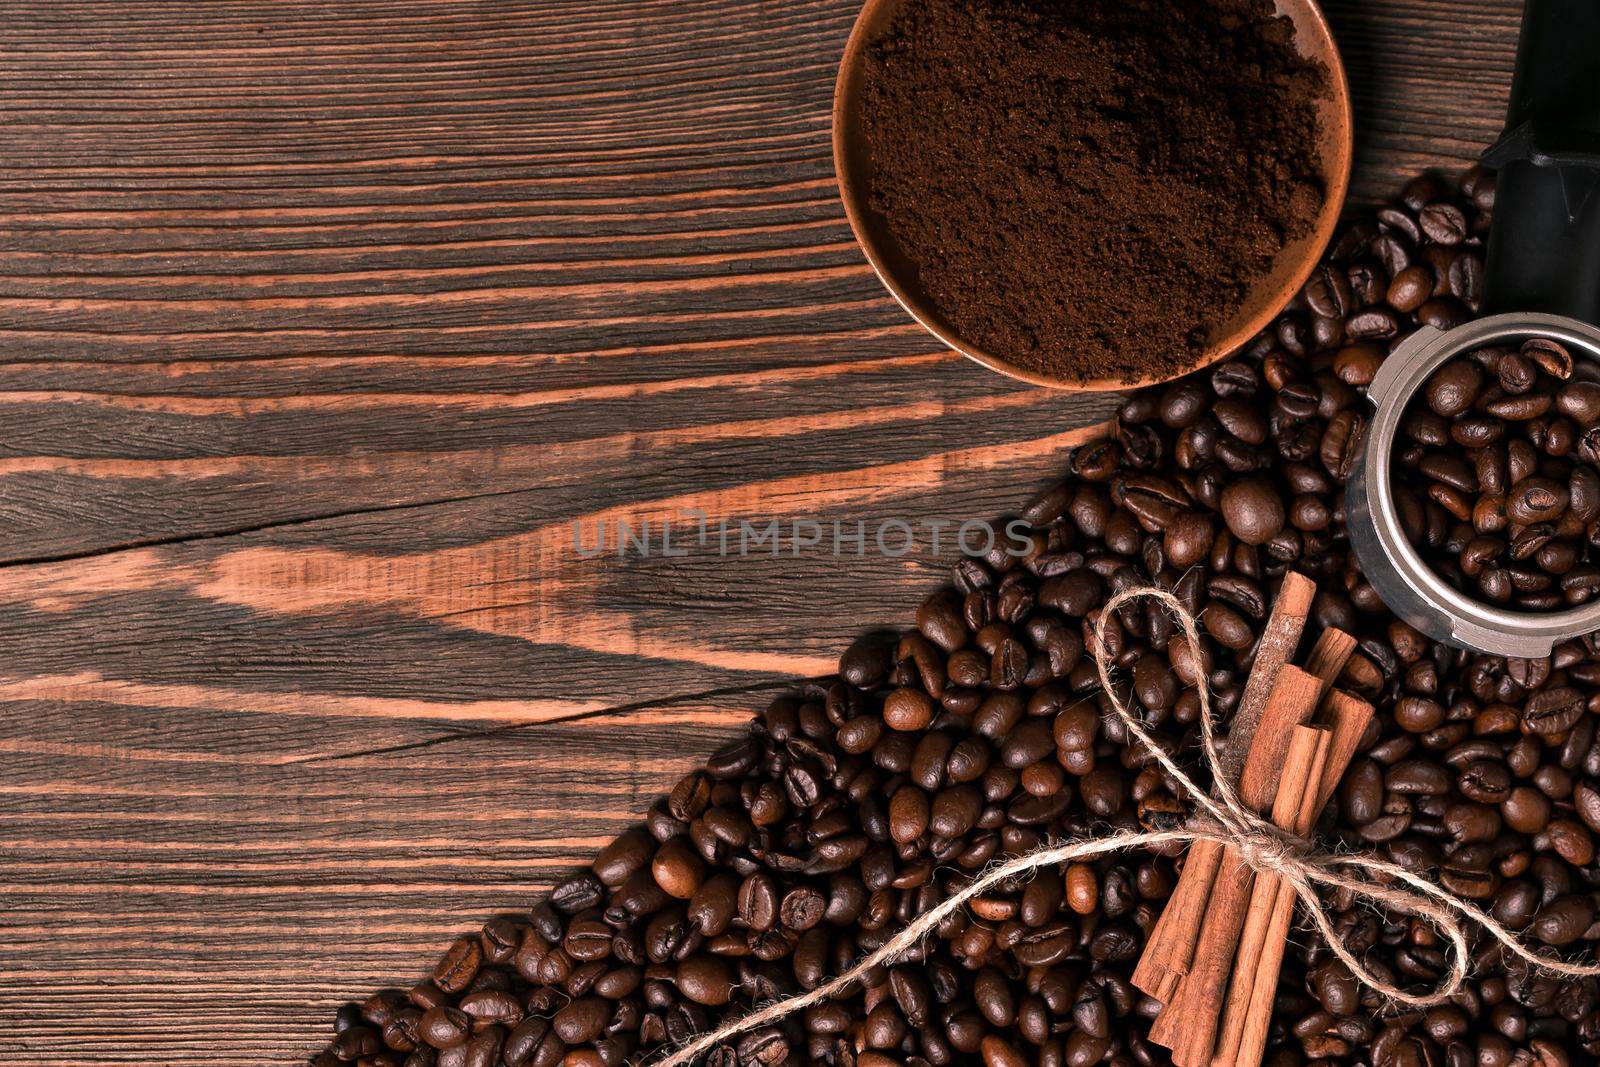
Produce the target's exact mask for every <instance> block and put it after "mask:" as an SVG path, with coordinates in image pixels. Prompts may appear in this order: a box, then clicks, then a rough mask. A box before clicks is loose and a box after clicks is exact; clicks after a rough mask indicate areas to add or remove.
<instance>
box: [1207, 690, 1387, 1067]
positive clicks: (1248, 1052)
mask: <svg viewBox="0 0 1600 1067" xmlns="http://www.w3.org/2000/svg"><path fill="white" fill-rule="evenodd" d="M1372 713H1373V709H1372V705H1371V704H1368V703H1367V702H1366V701H1364V700H1360V699H1357V698H1356V697H1353V696H1351V695H1350V694H1349V693H1344V692H1340V691H1337V690H1336V691H1334V692H1332V693H1330V694H1328V699H1327V700H1326V701H1325V702H1324V704H1323V707H1322V711H1321V713H1320V714H1319V716H1318V719H1319V721H1320V722H1321V723H1323V724H1325V725H1323V727H1322V729H1324V730H1326V732H1327V734H1326V736H1327V745H1326V750H1327V751H1326V757H1325V760H1324V763H1323V767H1322V769H1321V772H1320V774H1319V776H1318V778H1317V779H1315V780H1313V783H1312V784H1313V785H1314V786H1315V788H1314V789H1312V790H1309V791H1308V792H1307V793H1306V794H1305V795H1304V796H1303V798H1302V802H1301V805H1300V808H1299V810H1298V811H1297V812H1296V813H1295V816H1294V821H1293V825H1292V826H1291V825H1288V824H1285V823H1283V822H1280V821H1279V819H1278V814H1279V807H1278V805H1277V803H1276V802H1274V805H1273V812H1272V814H1273V822H1274V823H1276V824H1277V825H1279V826H1285V828H1287V829H1292V830H1293V831H1294V832H1295V833H1297V834H1301V835H1305V834H1309V833H1310V832H1311V829H1312V827H1314V826H1315V825H1316V821H1317V817H1318V816H1319V815H1320V814H1321V813H1322V809H1323V808H1324V807H1325V806H1326V805H1327V803H1328V800H1329V798H1330V797H1332V795H1333V791H1334V790H1335V789H1337V788H1338V786H1339V780H1340V779H1341V778H1343V777H1344V772H1345V770H1346V768H1348V767H1349V765H1350V760H1351V759H1352V758H1353V757H1354V755H1355V751H1356V746H1357V745H1359V744H1360V743H1361V737H1362V735H1363V734H1365V733H1366V730H1367V724H1368V723H1369V722H1370V721H1371V720H1372ZM1279 799H1280V800H1281V799H1283V793H1282V792H1280V793H1279ZM1268 882H1271V883H1272V896H1271V898H1270V904H1268V905H1267V914H1266V918H1265V920H1264V921H1263V920H1261V919H1259V918H1258V916H1257V913H1256V912H1255V911H1254V910H1252V913H1251V919H1250V921H1247V923H1246V932H1245V936H1244V937H1243V938H1241V940H1240V948H1239V954H1238V957H1237V958H1236V960H1235V963H1234V970H1233V981H1232V984H1231V985H1230V986H1229V990H1228V1000H1227V1004H1226V1006H1225V1008H1224V1009H1223V1018H1222V1036H1221V1037H1220V1038H1219V1039H1218V1042H1217V1049H1216V1053H1215V1055H1214V1056H1213V1058H1212V1061H1211V1062H1212V1067H1259V1065H1260V1063H1261V1059H1262V1057H1263V1056H1264V1055H1265V1054H1266V1048H1267V1030H1268V1026H1269V1024H1270V1023H1271V1021H1272V1002H1273V994H1274V993H1275V991H1276V989H1277V986H1278V974H1279V972H1280V971H1281V970H1282V968H1283V955H1284V951H1285V949H1286V947H1287V944H1288V938H1289V926H1290V923H1291V922H1292V921H1293V918H1294V906H1295V893H1294V890H1293V889H1292V888H1290V887H1289V886H1288V885H1286V884H1284V883H1283V882H1282V880H1281V879H1277V878H1275V877H1274V878H1270V879H1269V878H1266V877H1263V878H1261V879H1259V880H1258V881H1257V883H1256V888H1257V889H1258V890H1261V889H1262V886H1263V885H1264V884H1266V883H1268ZM1264 895H1265V891H1264V890H1263V891H1262V893H1260V894H1258V895H1257V897H1253V898H1252V901H1251V906H1252V909H1255V908H1257V907H1258V906H1260V902H1259V899H1258V898H1259V897H1262V896H1264ZM1253 925H1259V927H1260V933H1259V935H1258V936H1259V939H1260V947H1259V949H1256V950H1250V951H1247V948H1246V945H1247V943H1248V942H1249V940H1250V937H1251V929H1252V926H1253Z"/></svg>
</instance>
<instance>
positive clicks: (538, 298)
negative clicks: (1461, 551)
mask: <svg viewBox="0 0 1600 1067" xmlns="http://www.w3.org/2000/svg"><path fill="white" fill-rule="evenodd" d="M1328 6H1329V7H1330V8H1331V9H1332V13H1333V15H1334V17H1335V21H1336V24H1337V28H1338V30H1339V34H1340V38H1341V41H1342V42H1343V46H1344V49H1345V51H1346V55H1347V58H1348V60H1349V63H1350V66H1351V68H1352V74H1353V79H1354V82H1355V86H1356V90H1357V95H1358V102H1359V108H1360V119H1361V134H1360V144H1359V157H1360V160H1361V166H1360V173H1359V175H1358V179H1357V183H1356V190H1357V194H1356V195H1357V197H1358V198H1359V199H1361V200H1364V201H1372V200H1374V199H1377V198H1381V197H1382V196H1384V195H1385V194H1386V193H1389V192H1392V191H1393V190H1394V189H1396V188H1397V186H1398V183H1399V182H1400V181H1401V179H1402V176H1405V175H1409V174H1411V173H1413V172H1416V171H1418V170H1421V169H1423V168H1425V167H1429V166H1444V167H1451V168H1453V167H1457V166H1459V165H1461V164H1462V163H1463V162H1464V161H1466V160H1468V159H1470V158H1471V157H1473V155H1474V154H1475V153H1476V152H1477V151H1478V150H1479V149H1480V147H1481V146H1482V145H1484V144H1485V143H1486V142H1487V141H1488V140H1489V139H1490V138H1491V137H1492V136H1493V134H1494V133H1495V132H1496V129H1497V126H1498V123H1499V110H1500V103H1499V102H1500V101H1501V100H1502V99H1503V97H1504V93H1505V91H1506V85H1507V81H1508V79H1509V70H1510V63H1511V51H1512V45H1513V41H1514V38H1515V20H1516V15H1517V8H1518V4H1517V3H1516V2H1515V0H1337V2H1334V0H1330V2H1329V5H1328ZM854 9H855V3H854V2H853V0H782V2H777V0H761V2H757V0H648V2H628V3H624V2H621V0H522V2H503V3H502V2H485V3H471V4H460V3H452V2H447V0H405V2H403V3H402V2H397V0H357V2H352V0H341V2H340V3H323V2H309V0H308V2H300V3H281V2H277V0H239V2H234V0H229V2H225V3H199V2H180V3H174V2H156V0H140V2H134V0H118V2H109V0H107V2H100V3H96V2H92V0H82V2H65V0H12V2H11V3H8V4H7V5H5V12H4V14H3V16H0V553H3V564H4V565H3V567H0V602H3V607H0V652H3V656H0V699H3V701H4V711H3V718H0V813H3V816H4V828H3V829H0V1035H3V1047H4V1048H5V1052H6V1062H7V1063H10V1064H23V1065H46V1064H48V1065H51V1067H68V1065H74V1064H91V1063H95V1064H104V1063H144V1064H178V1063H182V1064H211V1065H224V1064H239V1065H246V1064H248V1065H259V1064H265V1063H293V1062H297V1061H301V1060H303V1058H304V1057H305V1056H306V1054H308V1053H309V1052H310V1051H311V1050H312V1049H313V1048H314V1047H315V1046H317V1044H318V1043H319V1042H320V1041H321V1040H322V1039H323V1037H324V1035H325V1034H326V1033H327V1032H328V1030H327V1027H328V1022H329V1019H330V1017H331V1013H332V1011H333V1009H334V1007H335V1005H336V1004H338V1003H339V1002H340V1001H343V1000H345V999H348V998H351V997H359V996H361V995H363V994H364V993H365V992H367V991H370V990H371V989H373V988H376V987H378V986H381V985H394V984H400V983H409V982H410V981H412V980H413V979H414V978H415V977H417V976H418V975H419V973H420V972H421V971H423V970H424V969H425V968H427V967H430V966H431V964H432V961H433V959H434V957H435V955H436V954H437V953H438V952H439V951H440V950H441V949H442V948H443V946H444V945H445V944H446V943H447V941H448V940H449V938H450V937H451V936H452V935H453V934H454V933H455V932H457V931H460V930H463V929H469V928H472V927H475V926H476V925H477V924H479V923H480V922H481V921H482V920H483V919H484V917H486V916H488V915H491V914H493V913H495V912H499V911H504V910H511V909H516V908H518V907H519V906H524V905H526V903H527V902H529V901H530V900H531V899H532V898H534V897H535V896H536V895H537V894H538V893H540V892H541V891H542V890H543V889H544V888H546V887H547V886H548V885H549V884H550V882H551V880H552V878H554V877H555V876H556V875H557V874H558V873H559V872H561V871H563V870H566V869H567V868H570V867H572V866H573V865H574V864H576V863H580V862H582V861H583V860H584V859H585V858H586V857H587V856H588V855H589V854H590V853H591V852H592V851H593V850H594V849H595V848H596V847H597V846H598V845H599V844H600V843H602V842H604V841H605V840H607V839H608V838H610V837H611V836H612V835H614V834H615V833H616V832H617V831H619V830H620V829H621V828H622V827H623V826H624V825H626V824H627V823H628V822H629V821H630V820H631V819H633V818H634V817H635V816H636V815H637V814H638V813H641V812H642V811H643V810H644V809H645V808H646V807H647V806H648V804H649V803H650V800H651V799H652V797H653V796H654V795H655V794H657V793H658V792H660V791H661V790H662V789H663V788H664V787H666V786H668V785H670V783H671V782H672V781H673V780H674V779H675V776H676V775H678V774H679V773H681V772H682V771H684V770H685V769H686V768H688V767H689V766H690V765H691V763H693V762H694V761H695V760H696V758H697V757H699V756H700V755H702V754H704V753H705V752H707V751H709V750H710V749H711V748H712V747H713V746H714V745H716V744H717V743H718V742H719V741H720V740H722V739H724V738H726V737H728V736H730V735H731V734H733V733H734V732H735V731H736V730H737V729H739V727H740V725H741V724H742V723H743V722H744V721H745V720H746V718H747V716H748V714H749V711H750V709H753V708H757V707H759V706H761V704H762V703H763V702H764V701H765V700H766V699H767V691H768V690H770V689H771V688H773V687H774V685H775V684H776V683H779V682H781V680H782V679H787V678H791V677H794V676H803V675H810V674H815V673H818V672H824V671H827V670H828V669H830V665H831V664H832V663H833V662H834V657H835V655H836V653H837V652H838V650H839V649H841V648H842V647H843V646H844V645H845V644H846V643H847V642H848V641H849V639H850V638H851V636H852V635H853V634H855V633H856V632H857V631H859V630H861V629H862V628H864V627H869V626H877V625H888V624H894V623H897V622H901V621H903V620H904V619H906V618H907V616H908V614H909V611H910V609H911V608H912V606H913V605H914V604H915V603H916V601H917V600H918V599H919V597H920V596H921V594H922V593H923V592H924V591H925V590H927V589H928V588H930V587H931V586H932V585H933V584H935V583H936V582H937V581H939V580H940V576H941V575H942V574H943V566H944V561H945V560H947V559H948V558H949V556H950V547H949V543H948V541H947V542H946V543H945V544H944V545H943V546H942V547H941V550H940V551H939V552H938V553H937V554H936V553H934V552H933V551H932V548H931V546H930V545H928V544H927V543H926V539H920V540H919V546H918V548H917V550H916V551H914V552H912V553H910V554H908V555H905V556H901V557H895V558H890V557H885V556H883V555H880V554H878V553H876V552H869V554H868V555H867V556H866V557H865V558H856V557H855V556H854V555H853V554H850V555H848V558H845V559H842V560H841V559H836V558H834V557H833V555H832V552H831V545H830V544H829V543H828V541H829V540H830V538H829V537H827V536H825V538H824V545H823V546H822V547H820V548H806V549H803V550H802V551H801V553H800V554H799V555H798V556H796V555H794V554H792V552H791V547H792V546H791V545H790V544H789V543H787V542H786V543H785V544H784V545H783V546H782V554H781V555H780V556H778V557H777V558H774V557H773V555H771V552H770V549H768V548H765V547H760V548H757V549H754V550H753V551H751V552H750V553H748V554H746V555H744V556H739V555H737V554H735V555H732V556H729V557H719V555H718V554H717V552H716V551H715V548H714V545H713V546H707V547H701V546H699V545H698V544H690V545H689V546H687V547H688V548H689V551H688V554H687V555H672V556H664V555H662V554H661V552H660V551H659V550H660V548H661V545H660V524H661V523H662V522H663V521H664V520H672V521H673V522H674V524H675V531H676V535H677V536H678V537H679V538H680V540H679V541H678V543H677V544H675V545H674V551H675V552H677V551H681V550H682V549H683V548H684V547H685V546H684V544H683V543H682V540H681V537H682V533H683V529H684V527H685V525H686V524H688V523H691V522H693V521H694V518H693V513H695V512H697V511H700V512H704V513H706V514H707V515H709V516H710V517H711V518H710V521H711V522H712V523H713V524H714V523H716V522H717V521H718V520H720V519H729V520H732V521H733V522H734V523H735V527H734V528H735V529H737V523H738V522H739V521H740V520H746V521H749V522H751V523H752V524H753V525H754V527H755V528H756V529H761V528H763V527H764V526H765V524H766V523H767V522H769V521H772V520H779V521H780V522H783V523H785V524H787V523H789V522H791V521H792V520H795V519H811V520H815V521H817V522H819V523H823V524H827V523H831V522H832V521H834V520H835V519H837V520H839V521H841V522H846V523H848V524H850V525H849V526H847V527H846V529H847V530H851V529H854V523H856V522H858V521H860V522H865V523H867V524H868V528H869V529H872V528H874V527H875V526H876V524H878V523H880V522H882V521H884V520H887V519H891V518H896V517H900V518H905V519H907V520H910V521H912V522H914V523H923V522H926V521H927V520H930V519H936V518H943V519H951V520H955V521H957V522H959V521H961V520H963V519H966V518H971V517H988V516H994V515H999V514H1001V513H1003V512H1005V511H1006V510H1007V509H1008V508H1013V507H1015V506H1016V505H1017V504H1018V503H1019V502H1020V501H1022V500H1023V499H1024V498H1025V497H1026V496H1027V495H1028V494H1030V493H1031V492H1032V491H1033V490H1034V489H1036V488H1037V487H1038V486H1040V485H1041V484H1043V483H1044V482H1045V481H1046V480H1047V479H1048V478H1049V477H1050V475H1051V472H1052V471H1053V470H1055V469H1057V468H1058V466H1059V464H1060V462H1061V458H1062V454H1063V452H1064V450H1065V448H1066V441H1067V440H1068V437H1069V431H1070V430H1071V429H1072V428H1073V427H1075V426H1079V425H1082V424H1085V423H1087V422H1091V421H1095V420H1097V419H1099V418H1101V417H1103V416H1104V415H1105V413H1106V412H1107V411H1108V410H1109V409H1110V407H1111V406H1112V405H1113V404H1114V403H1115V400H1114V398H1109V397H1102V398H1096V399H1091V398H1081V397H1080V398H1073V397H1067V396H1062V395H1055V394H1051V393H1048V392H1044V391H1040V390H1037V389H1033V388H1029V387H1019V386H1018V385H1016V384H1014V383H1011V382H1008V381H1006V380H1004V379H1001V378H999V377H996V376H994V375H991V374H989V373H986V372H984V371H982V370H980V369H978V368H976V367H975V366H973V365H971V364H968V363H966V362H963V361H962V360H960V359H958V358H954V357H952V356H951V355H950V354H948V353H946V352H943V351H941V350H940V349H939V347H938V346H937V345H936V344H934V343H932V342H931V341H930V339H929V338H928V337H927V336H926V335H924V334H923V333H922V332H921V331H920V330H919V329H918V328H916V327H915V326H913V325H912V324H911V323H910V322H909V321H908V319H907V317H906V316H905V315H904V314H902V313H901V312H900V311H899V310H898V309H897V308H896V307H895V305H894V304H893V303H891V301H890V300H889V299H888V298H887V297H886V296H885V295H884V293H883V291H882V290H881V289H880V288H879V286H878V284H877V283H876V282H875V280H874V279H873V277H872V276H871V274H870V273H869V271H868V270H867V268H866V266H865V264H864V262H863V260H862V257H861V256H860V255H859V254H858V252H857V251H856V248H855V246H854V244H853V243H852V240H851V236H850V232H849V229H848V228H847V227H846V225H845V222H844V218H843V215H842V213H841V211H840V208H839V206H838V204H837V203H836V202H835V197H834V182H833V171H832V165H831V162H830V153H829V140H828V110H829V102H830V96H831V91H832V86H833V76H834V66H835V63H836V61H837V59H838V56H839V54H840V51H841V49H842V46H843V44H844V40H845V36H846V34H847V32H848V30H849V27H850V23H851V20H852V18H853V16H854V13H855V10H854ZM575 520H581V522H582V524H583V537H584V544H585V547H589V548H592V547H593V544H594V536H595V530H596V524H598V523H599V522H600V521H601V520H606V521H608V522H610V523H612V524H613V525H612V526H611V527H610V528H609V529H611V530H613V531H614V530H615V529H616V526H615V524H616V523H617V522H618V521H626V522H628V523H630V524H631V525H632V527H633V528H634V529H635V530H636V531H637V530H638V528H639V527H640V526H641V525H642V524H644V523H646V522H649V523H652V524H654V525H653V527H652V529H653V533H652V535H651V536H652V551H651V553H650V555H649V556H648V558H646V557H644V556H642V555H641V554H640V553H638V552H637V551H635V552H632V553H630V554H629V555H628V556H627V558H623V559H618V558H617V557H616V554H615V553H614V552H608V553H607V554H605V555H604V556H602V557H596V558H586V557H584V556H583V555H581V554H580V553H579V552H578V551H575V548H574V544H573V523H574V521H575ZM826 529H827V527H826V526H824V530H826ZM806 532H809V531H808V529H806ZM713 540H714V539H713ZM846 548H847V550H849V549H850V546H849V545H846ZM735 551H736V549H735Z"/></svg>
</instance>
